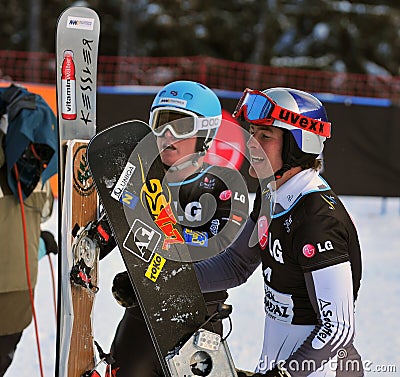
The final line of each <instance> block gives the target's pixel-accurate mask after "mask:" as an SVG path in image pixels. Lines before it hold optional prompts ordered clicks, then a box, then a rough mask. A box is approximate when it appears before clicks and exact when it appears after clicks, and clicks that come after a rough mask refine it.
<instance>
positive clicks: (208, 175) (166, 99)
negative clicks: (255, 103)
mask: <svg viewBox="0 0 400 377" xmlns="http://www.w3.org/2000/svg"><path fill="white" fill-rule="evenodd" d="M221 119H222V110H221V105H220V102H219V99H218V97H217V96H216V95H215V93H214V92H213V91H212V90H211V89H209V88H208V87H206V86H205V85H203V84H200V83H197V82H193V81H175V82H172V83H170V84H168V85H166V86H165V87H163V88H162V89H161V90H160V91H159V92H158V93H157V94H156V96H155V98H154V101H153V104H152V106H151V109H150V120H149V125H150V127H151V129H152V131H153V133H154V135H155V136H156V138H157V146H158V149H159V154H160V157H161V161H162V162H163V164H164V166H165V169H166V175H165V177H166V179H167V181H168V186H169V190H170V192H171V197H172V202H173V203H172V204H173V208H176V212H177V213H176V214H177V219H178V220H179V223H180V225H181V226H182V233H183V237H184V239H185V243H186V244H187V246H188V248H192V249H196V250H198V251H199V253H201V254H204V253H206V248H207V247H208V246H210V245H213V240H217V242H216V244H218V246H219V247H220V249H219V251H222V250H223V249H224V248H225V247H227V246H228V244H229V243H230V241H229V238H231V241H232V240H233V239H234V237H235V235H236V234H237V232H238V231H239V230H240V229H241V227H242V223H239V222H238V220H233V218H239V216H237V217H235V216H232V214H233V211H232V208H233V207H235V205H234V204H233V201H234V199H233V197H232V198H230V196H231V195H228V194H229V193H231V192H230V190H229V189H230V188H231V187H228V186H229V184H228V183H227V182H228V181H235V182H236V181H238V180H239V179H238V178H239V177H240V173H239V172H236V171H233V170H231V169H228V168H225V167H219V166H211V165H208V164H206V163H205V162H204V157H205V153H206V151H207V150H208V148H209V147H210V145H211V143H212V141H213V139H214V138H215V135H216V133H217V131H218V127H219V125H220V124H221ZM225 178H226V179H225ZM235 192H236V191H235ZM205 193H207V195H205V197H208V198H210V197H211V201H212V202H213V203H216V205H215V206H213V205H209V206H208V205H207V204H206V203H205V202H203V199H200V198H201V197H202V196H203V194H205ZM224 194H226V196H225V195H224ZM237 194H238V195H239V196H240V197H243V198H246V203H241V202H240V201H236V204H239V205H240V207H243V208H244V209H245V210H244V209H243V213H241V214H240V218H243V219H245V216H246V217H247V215H248V200H247V191H246V192H239V190H237ZM210 210H211V213H210ZM235 213H236V212H235ZM243 222H244V220H243ZM231 230H232V232H231ZM225 232H227V233H229V234H230V235H231V237H228V238H225V234H226V233H225ZM192 235H201V237H199V238H196V237H192ZM206 245H208V246H206ZM212 249H213V250H214V248H212ZM113 294H114V296H115V298H116V299H117V301H118V302H119V303H120V304H121V305H123V306H124V307H126V310H125V313H124V316H123V318H122V320H121V321H120V323H119V325H118V328H117V331H116V334H115V337H114V341H113V344H112V349H111V354H112V356H113V358H114V359H115V362H114V363H113V364H112V366H111V367H112V372H111V373H112V376H114V375H115V376H116V377H152V376H157V377H162V376H163V375H164V374H163V372H162V370H161V366H160V364H159V362H158V359H157V356H156V353H155V351H154V349H153V345H152V342H151V338H150V334H149V332H148V330H147V327H146V324H145V322H144V318H143V316H142V314H141V311H140V308H139V306H138V303H137V302H136V298H135V295H134V293H133V288H132V287H131V283H130V280H129V277H128V275H127V273H125V272H122V273H119V274H117V275H116V277H115V279H114V283H113ZM226 298H227V293H226V291H224V290H222V291H213V292H211V293H207V294H205V295H204V299H205V301H206V303H207V309H208V311H209V314H210V315H211V314H213V313H214V312H215V310H216V308H217V305H218V304H219V303H222V302H224V301H225V300H226ZM213 325H214V331H217V332H219V333H220V334H222V326H221V323H220V321H219V322H216V323H214V324H213Z"/></svg>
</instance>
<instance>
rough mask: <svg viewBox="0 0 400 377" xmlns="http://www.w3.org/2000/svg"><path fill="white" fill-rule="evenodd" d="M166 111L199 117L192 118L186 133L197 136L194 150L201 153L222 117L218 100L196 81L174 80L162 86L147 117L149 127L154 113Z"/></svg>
mask: <svg viewBox="0 0 400 377" xmlns="http://www.w3.org/2000/svg"><path fill="white" fill-rule="evenodd" d="M168 111H173V112H174V113H181V114H182V116H184V117H194V118H196V120H197V119H199V120H198V121H194V122H193V125H194V128H193V130H192V132H190V133H188V135H189V136H188V137H192V136H197V137H198V140H197V144H196V151H197V152H200V153H205V152H206V151H207V149H208V148H209V147H210V146H211V143H212V141H213V139H214V137H215V135H216V134H217V131H218V127H219V126H220V124H221V120H222V110H221V104H220V101H219V99H218V97H217V95H216V94H215V93H214V92H213V91H212V90H211V89H209V88H208V87H207V86H205V85H203V84H200V83H198V82H194V81H174V82H171V83H169V84H167V85H166V86H164V87H163V88H162V89H161V90H160V91H159V92H158V93H157V95H156V97H155V98H154V100H153V103H152V105H151V110H150V120H149V124H150V127H151V128H152V129H153V131H154V128H155V126H154V123H155V122H157V120H156V119H157V117H158V116H159V115H160V114H161V113H166V112H168ZM167 118H168V117H167ZM181 137H184V136H181Z"/></svg>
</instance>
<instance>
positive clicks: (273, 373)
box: [236, 366, 290, 377]
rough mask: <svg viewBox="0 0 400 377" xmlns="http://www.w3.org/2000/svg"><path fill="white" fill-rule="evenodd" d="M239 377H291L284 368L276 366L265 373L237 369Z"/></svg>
mask: <svg viewBox="0 0 400 377" xmlns="http://www.w3.org/2000/svg"><path fill="white" fill-rule="evenodd" d="M236 373H237V375H238V377H290V374H289V373H288V372H286V370H285V369H284V368H279V367H278V366H276V367H274V368H273V369H271V370H268V371H266V372H265V373H252V372H247V371H244V370H236Z"/></svg>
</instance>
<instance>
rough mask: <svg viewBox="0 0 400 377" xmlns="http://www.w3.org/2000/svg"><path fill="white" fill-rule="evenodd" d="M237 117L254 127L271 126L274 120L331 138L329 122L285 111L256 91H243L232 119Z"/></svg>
mask: <svg viewBox="0 0 400 377" xmlns="http://www.w3.org/2000/svg"><path fill="white" fill-rule="evenodd" d="M239 116H243V117H244V118H245V119H246V120H247V121H248V122H250V123H253V124H256V125H257V124H258V125H271V124H272V123H273V121H274V120H280V121H281V122H284V123H286V124H289V125H291V126H293V127H297V128H300V129H303V130H307V131H309V132H312V133H314V134H316V135H320V136H324V137H327V138H329V137H331V124H330V122H324V121H322V120H318V119H313V118H310V117H307V116H305V115H301V114H298V113H296V112H294V111H291V110H288V109H285V108H283V107H281V106H279V105H277V104H276V103H275V101H274V100H273V99H272V98H270V97H268V96H267V95H266V94H265V93H262V92H260V91H258V90H252V89H246V90H245V91H244V93H243V95H242V98H241V99H240V100H239V102H238V105H237V107H236V110H235V112H234V113H233V117H234V118H238V117H239Z"/></svg>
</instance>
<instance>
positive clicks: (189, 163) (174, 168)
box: [164, 152, 204, 172]
mask: <svg viewBox="0 0 400 377" xmlns="http://www.w3.org/2000/svg"><path fill="white" fill-rule="evenodd" d="M202 155H204V153H202V152H198V153H196V155H195V157H193V158H192V159H191V160H187V161H185V162H182V163H181V164H179V165H174V166H168V165H165V164H164V166H165V168H166V169H167V170H169V171H170V172H175V171H179V170H183V169H186V168H188V167H189V166H195V167H198V166H199V162H198V160H199V158H200V157H201V156H202Z"/></svg>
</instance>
